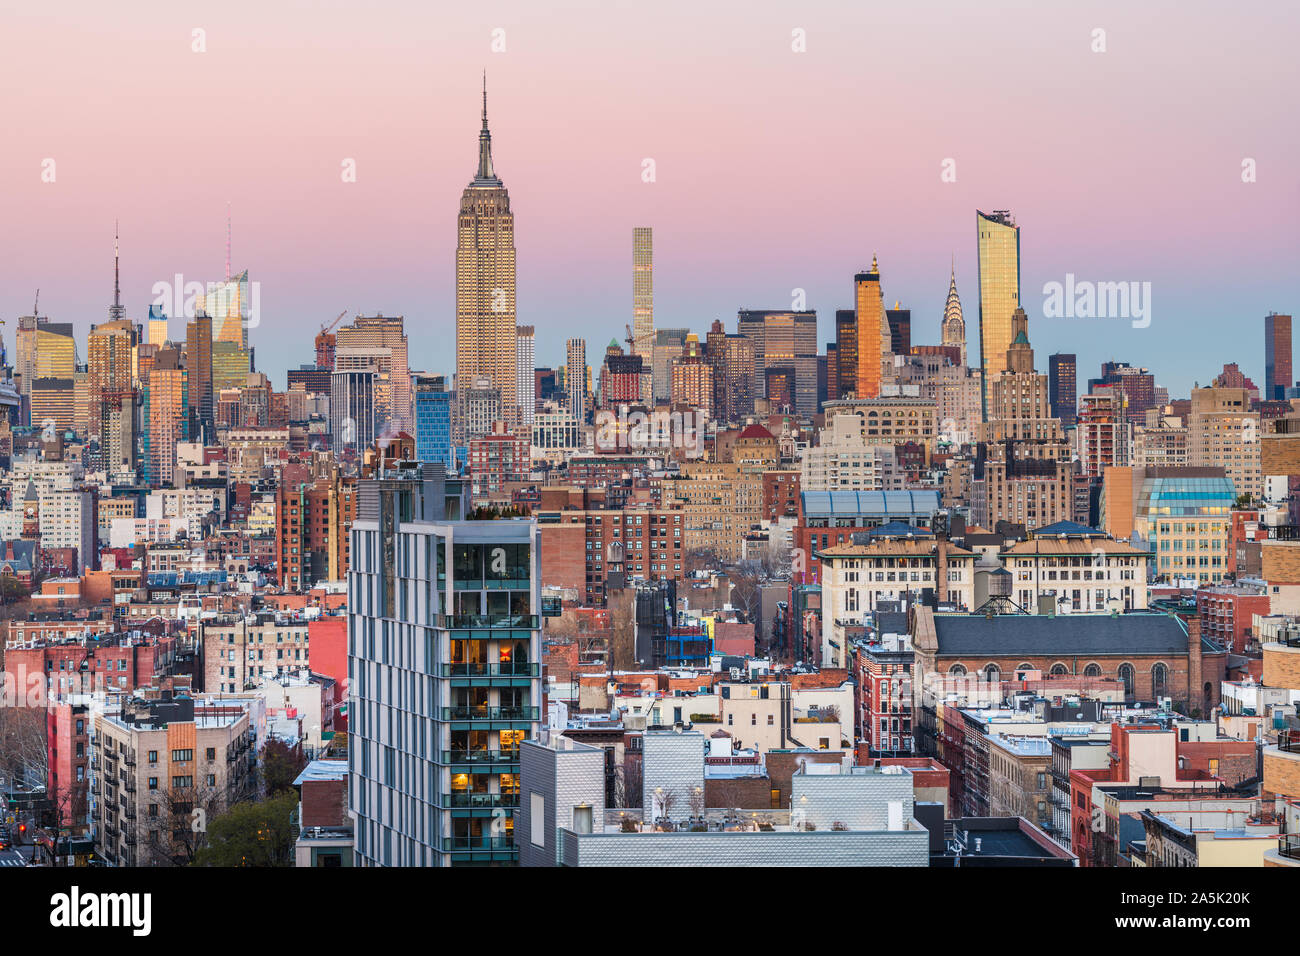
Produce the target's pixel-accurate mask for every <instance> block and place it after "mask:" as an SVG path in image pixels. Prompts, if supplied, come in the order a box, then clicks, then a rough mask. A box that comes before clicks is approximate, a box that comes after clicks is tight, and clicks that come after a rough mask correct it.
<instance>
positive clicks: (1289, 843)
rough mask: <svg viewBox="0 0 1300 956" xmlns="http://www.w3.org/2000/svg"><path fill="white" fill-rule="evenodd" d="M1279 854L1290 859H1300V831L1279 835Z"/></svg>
mask: <svg viewBox="0 0 1300 956" xmlns="http://www.w3.org/2000/svg"><path fill="white" fill-rule="evenodd" d="M1277 855H1278V856H1284V857H1286V858H1287V859H1288V860H1300V833H1287V834H1284V835H1283V836H1280V837H1278V840H1277Z"/></svg>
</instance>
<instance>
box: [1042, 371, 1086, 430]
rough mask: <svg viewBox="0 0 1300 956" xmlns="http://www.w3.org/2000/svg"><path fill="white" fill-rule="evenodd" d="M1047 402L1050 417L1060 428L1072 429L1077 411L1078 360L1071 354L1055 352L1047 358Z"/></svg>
mask: <svg viewBox="0 0 1300 956" xmlns="http://www.w3.org/2000/svg"><path fill="white" fill-rule="evenodd" d="M1047 387H1048V400H1049V402H1050V403H1051V408H1052V417H1053V418H1059V419H1060V420H1061V427H1062V428H1073V427H1074V422H1075V419H1076V418H1077V417H1078V413H1079V409H1078V405H1079V384H1078V359H1077V358H1076V357H1075V355H1074V353H1073V352H1056V353H1055V354H1053V355H1049V356H1048V357H1047Z"/></svg>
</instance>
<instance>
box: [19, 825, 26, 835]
mask: <svg viewBox="0 0 1300 956" xmlns="http://www.w3.org/2000/svg"><path fill="white" fill-rule="evenodd" d="M26 832H27V824H25V823H20V824H18V835H19V836H21V835H22V834H24V833H26Z"/></svg>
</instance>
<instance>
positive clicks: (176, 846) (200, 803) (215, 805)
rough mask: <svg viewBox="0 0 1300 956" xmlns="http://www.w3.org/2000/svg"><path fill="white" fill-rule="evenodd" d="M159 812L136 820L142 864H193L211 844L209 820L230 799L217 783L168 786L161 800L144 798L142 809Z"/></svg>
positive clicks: (147, 811) (159, 793) (160, 796)
mask: <svg viewBox="0 0 1300 956" xmlns="http://www.w3.org/2000/svg"><path fill="white" fill-rule="evenodd" d="M151 805H154V806H157V807H158V812H157V815H156V816H155V815H150V816H143V817H141V818H138V819H137V820H136V824H135V830H136V834H137V845H138V846H139V847H140V858H139V860H138V863H139V865H142V866H189V865H190V864H191V863H193V862H194V858H195V857H196V856H197V855H198V852H199V851H200V850H201V849H203V847H204V846H205V845H206V844H207V828H208V827H207V825H208V821H209V820H211V819H212V818H213V817H215V816H216V815H217V814H219V813H221V812H222V811H223V810H225V809H226V808H227V805H228V802H227V800H226V798H225V794H223V793H222V792H221V791H220V790H218V789H217V788H216V787H207V786H202V787H193V786H191V787H168V788H167V789H165V790H160V791H158V793H157V800H156V802H154V801H146V800H141V801H140V805H139V809H140V810H141V811H142V812H143V813H146V814H147V813H149V809H148V808H149V807H150V806H151Z"/></svg>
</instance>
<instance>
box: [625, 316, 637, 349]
mask: <svg viewBox="0 0 1300 956" xmlns="http://www.w3.org/2000/svg"><path fill="white" fill-rule="evenodd" d="M623 328H625V329H627V338H626V339H624V341H625V342H627V350H628V352H629V353H631V352H633V351H634V346H635V345H636V336H635V335H633V334H632V326H630V325H628V324H627V323H626V322H624V323H623Z"/></svg>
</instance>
